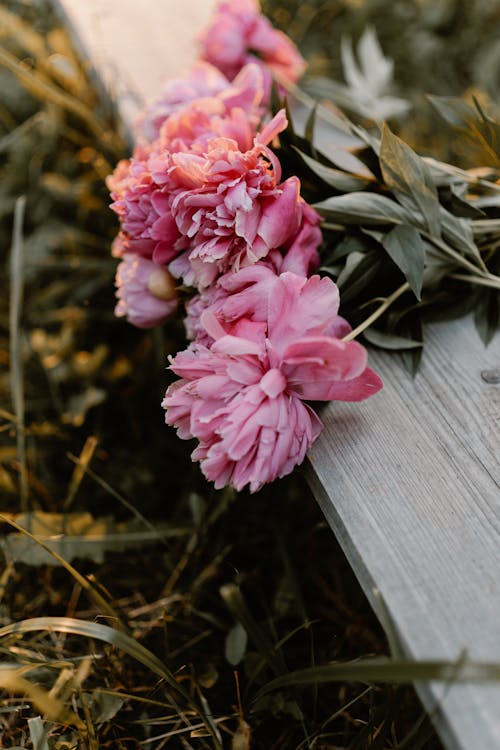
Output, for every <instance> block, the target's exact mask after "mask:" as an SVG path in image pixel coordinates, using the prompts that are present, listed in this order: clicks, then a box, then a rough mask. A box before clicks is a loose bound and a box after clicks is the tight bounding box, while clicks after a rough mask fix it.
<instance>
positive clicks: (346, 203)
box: [315, 193, 411, 225]
mask: <svg viewBox="0 0 500 750" xmlns="http://www.w3.org/2000/svg"><path fill="white" fill-rule="evenodd" d="M315 208H316V209H317V210H318V211H319V212H320V213H322V214H323V215H325V216H327V217H328V218H329V219H334V220H335V221H339V222H341V223H344V224H355V225H360V224H367V225H373V224H375V225H376V224H406V223H408V222H410V221H411V214H409V212H408V211H406V210H405V209H404V208H403V207H402V206H400V205H399V204H398V203H396V201H393V200H391V199H390V198H386V197H385V196H384V195H378V193H348V194H347V195H336V196H332V197H331V198H327V199H326V200H324V201H320V202H319V203H316V204H315Z"/></svg>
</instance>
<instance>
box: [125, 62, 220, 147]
mask: <svg viewBox="0 0 500 750" xmlns="http://www.w3.org/2000/svg"><path fill="white" fill-rule="evenodd" d="M227 86H228V80H227V78H226V76H225V75H223V74H222V73H221V72H220V71H219V70H218V69H217V68H215V67H214V66H213V65H210V64H209V63H206V62H203V61H201V60H200V61H198V62H196V63H195V64H194V65H193V67H192V68H191V69H190V70H189V71H188V72H187V73H186V75H184V76H182V77H181V78H174V79H171V80H169V81H167V82H166V84H165V87H164V89H163V91H162V93H161V95H160V96H159V97H158V98H157V99H155V100H154V101H153V102H152V103H151V104H149V105H148V107H147V108H146V109H145V111H144V112H143V114H141V116H140V117H139V119H138V121H137V122H136V125H135V128H136V131H137V134H138V136H139V137H140V138H142V139H144V140H145V141H147V142H152V141H154V140H155V139H156V138H157V137H158V135H159V132H160V128H161V126H162V124H163V123H164V122H165V120H166V119H167V118H168V117H170V116H171V115H172V114H173V113H174V112H176V111H177V110H178V109H179V108H181V107H182V106H184V105H185V104H187V103H188V102H191V101H193V100H194V99H200V98H202V97H207V96H214V95H215V94H218V93H219V92H220V91H222V90H223V89H225V88H227Z"/></svg>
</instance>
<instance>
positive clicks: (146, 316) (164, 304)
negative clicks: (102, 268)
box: [115, 253, 177, 328]
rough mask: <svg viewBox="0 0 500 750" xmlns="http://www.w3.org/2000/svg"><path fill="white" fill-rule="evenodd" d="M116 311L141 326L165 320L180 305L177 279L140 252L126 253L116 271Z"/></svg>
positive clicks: (152, 325)
mask: <svg viewBox="0 0 500 750" xmlns="http://www.w3.org/2000/svg"><path fill="white" fill-rule="evenodd" d="M116 286H117V291H116V296H117V297H118V304H117V305H116V308H115V314H116V315H117V316H118V317H121V316H125V315H126V316H127V319H128V320H129V322H130V323H132V324H133V325H135V326H137V327H138V328H153V327H154V326H157V325H160V324H161V323H164V322H165V321H166V320H168V318H170V317H171V316H172V315H173V314H174V312H175V311H176V309H177V293H176V290H175V282H174V280H173V278H172V277H171V276H170V274H169V273H168V271H167V270H166V269H165V268H162V267H161V266H158V265H157V264H156V263H153V262H152V261H150V260H147V259H146V258H142V257H141V256H140V255H134V254H132V253H126V254H125V255H124V256H123V258H122V261H121V263H120V264H119V266H118V268H117V271H116Z"/></svg>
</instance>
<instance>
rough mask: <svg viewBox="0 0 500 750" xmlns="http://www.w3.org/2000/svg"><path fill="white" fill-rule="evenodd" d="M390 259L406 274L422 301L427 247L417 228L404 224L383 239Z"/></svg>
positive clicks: (414, 291)
mask: <svg viewBox="0 0 500 750" xmlns="http://www.w3.org/2000/svg"><path fill="white" fill-rule="evenodd" d="M382 245H383V246H384V249H385V251H386V252H387V254H388V255H389V257H390V258H391V259H392V260H393V261H394V263H395V264H396V265H397V266H398V268H400V269H401V271H402V272H403V273H404V275H405V277H406V280H407V281H408V283H409V284H410V286H411V288H412V291H413V293H414V294H415V296H416V298H417V299H421V294H422V281H423V278H424V265H425V245H424V243H423V241H422V238H421V237H420V234H419V233H418V231H417V230H416V229H415V227H412V226H410V225H409V224H402V225H400V226H397V227H394V229H391V231H390V232H389V233H388V234H386V235H385V237H384V238H383V239H382Z"/></svg>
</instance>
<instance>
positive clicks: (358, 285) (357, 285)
mask: <svg viewBox="0 0 500 750" xmlns="http://www.w3.org/2000/svg"><path fill="white" fill-rule="evenodd" d="M381 265H382V261H381V259H380V255H379V253H378V252H377V251H376V250H370V251H369V252H367V253H357V252H353V253H351V254H350V255H349V256H348V257H347V260H346V264H345V266H344V268H343V269H342V272H341V273H340V274H339V277H338V279H337V286H338V287H339V289H341V296H342V303H343V304H346V303H347V302H349V301H350V300H352V299H354V298H356V297H357V296H358V294H359V293H360V292H362V291H363V289H365V288H366V287H367V286H368V285H369V284H370V282H371V281H372V279H373V278H374V277H375V276H376V274H377V273H378V271H379V270H380V267H381Z"/></svg>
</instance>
